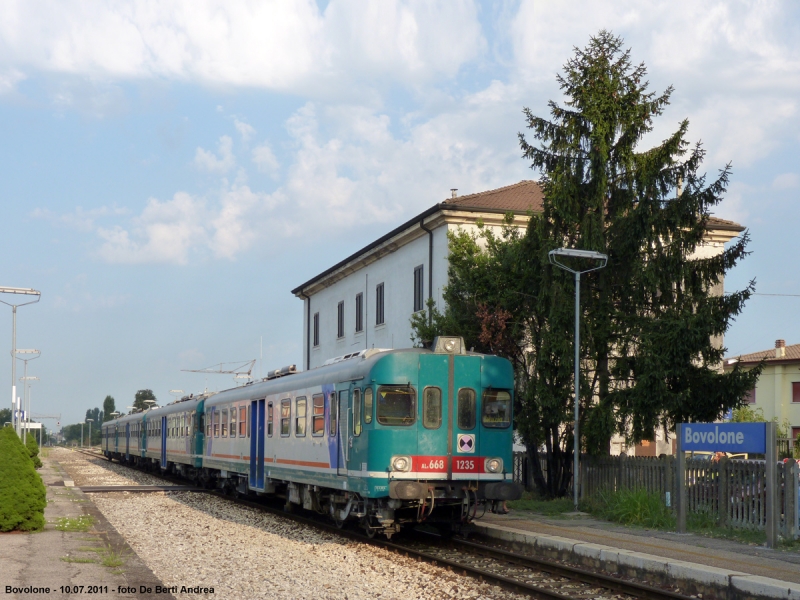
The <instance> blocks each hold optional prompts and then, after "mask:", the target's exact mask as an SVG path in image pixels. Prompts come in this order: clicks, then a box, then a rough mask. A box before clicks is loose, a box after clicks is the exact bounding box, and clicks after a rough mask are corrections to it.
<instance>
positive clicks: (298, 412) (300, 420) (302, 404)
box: [294, 396, 306, 437]
mask: <svg viewBox="0 0 800 600" xmlns="http://www.w3.org/2000/svg"><path fill="white" fill-rule="evenodd" d="M294 434H295V435H296V436H297V437H305V436H306V397H305V396H300V397H299V398H297V399H296V400H295V401H294Z"/></svg>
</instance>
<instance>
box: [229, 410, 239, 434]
mask: <svg viewBox="0 0 800 600" xmlns="http://www.w3.org/2000/svg"><path fill="white" fill-rule="evenodd" d="M237 412H239V409H238V408H236V407H235V406H231V425H230V428H229V429H228V431H229V432H230V434H231V437H236V413H237Z"/></svg>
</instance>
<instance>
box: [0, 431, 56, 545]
mask: <svg viewBox="0 0 800 600" xmlns="http://www.w3.org/2000/svg"><path fill="white" fill-rule="evenodd" d="M46 496H47V492H46V491H45V487H44V484H43V483H42V478H41V477H40V476H39V474H38V473H37V472H36V470H35V469H34V466H33V461H32V460H31V457H30V453H29V452H28V450H27V448H25V446H24V445H23V444H22V440H20V439H19V437H18V436H17V434H16V433H15V432H14V430H13V428H11V427H0V531H12V530H15V529H19V530H21V531H37V530H41V529H44V508H45V506H46V505H47V499H46Z"/></svg>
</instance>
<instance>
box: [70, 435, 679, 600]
mask: <svg viewBox="0 0 800 600" xmlns="http://www.w3.org/2000/svg"><path fill="white" fill-rule="evenodd" d="M79 452H81V453H83V454H85V455H87V456H90V457H92V458H95V459H101V458H102V459H103V460H105V457H104V456H103V455H102V454H101V453H98V452H94V451H90V450H79ZM159 477H160V476H159ZM161 478H162V479H165V480H167V481H170V482H174V483H173V485H164V486H136V485H125V486H84V487H82V488H81V489H82V490H84V491H85V492H89V493H97V492H115V491H116V492H123V491H127V492H155V491H176V492H177V491H204V492H206V493H212V494H215V495H218V496H219V497H221V498H224V499H227V500H229V501H231V502H235V503H237V504H241V505H243V506H248V507H251V508H256V509H258V510H263V511H267V512H270V513H272V514H275V515H279V516H281V517H284V518H286V519H290V520H292V521H295V522H297V523H301V524H304V525H307V526H309V527H314V528H317V529H322V530H324V531H328V532H330V533H332V534H334V535H338V536H343V537H346V538H349V539H351V540H356V541H359V542H362V543H365V544H372V545H375V546H379V547H382V548H385V549H387V550H392V551H394V552H398V553H401V554H404V555H406V556H410V557H413V558H416V559H418V560H422V561H426V562H429V563H432V564H436V565H439V566H442V567H444V568H447V569H450V570H452V571H455V572H459V573H463V574H466V575H469V576H472V577H477V578H480V579H481V580H483V581H487V582H489V583H493V584H495V585H499V586H501V587H503V588H505V589H508V590H511V591H514V592H517V593H522V594H525V595H528V596H531V597H534V598H543V599H559V600H588V599H590V598H603V599H611V598H614V599H617V598H619V599H622V598H642V599H647V600H667V599H669V600H689V598H690V596H686V595H683V594H680V593H677V592H674V591H670V590H663V589H660V588H656V587H651V586H647V585H644V584H641V583H638V582H634V581H629V580H626V579H621V578H618V577H613V576H610V575H606V574H603V573H597V572H593V571H588V570H585V569H580V568H577V567H573V566H569V565H565V564H562V563H558V562H554V561H550V560H546V559H542V558H538V557H535V556H529V555H522V554H518V553H515V552H509V551H507V550H504V549H501V548H497V547H493V546H489V545H485V544H480V543H476V542H472V541H468V540H465V539H461V538H458V537H454V538H450V539H445V538H442V537H441V536H438V535H436V534H432V533H425V532H419V531H417V532H410V533H409V534H407V535H405V536H401V538H400V539H395V540H394V541H391V542H390V541H388V540H383V539H380V538H369V537H368V536H367V535H366V534H364V533H363V532H361V531H360V530H359V531H355V530H351V529H348V528H347V527H344V528H339V527H337V526H335V525H334V524H330V523H326V522H320V521H319V520H317V519H315V518H311V517H308V516H305V515H303V514H299V513H291V512H286V511H285V510H284V509H283V508H281V507H277V506H272V505H269V504H265V503H263V502H254V501H251V500H248V499H246V498H236V497H233V496H228V495H225V494H222V493H220V492H216V491H210V490H201V489H199V488H190V489H187V488H188V487H189V486H185V485H181V482H180V481H179V480H176V479H173V478H167V477H161Z"/></svg>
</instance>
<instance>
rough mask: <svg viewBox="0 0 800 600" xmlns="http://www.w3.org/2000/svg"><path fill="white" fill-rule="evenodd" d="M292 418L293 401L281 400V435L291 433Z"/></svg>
mask: <svg viewBox="0 0 800 600" xmlns="http://www.w3.org/2000/svg"><path fill="white" fill-rule="evenodd" d="M291 420H292V401H291V400H289V399H286V400H281V437H286V436H287V435H289V422H290V421H291Z"/></svg>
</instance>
